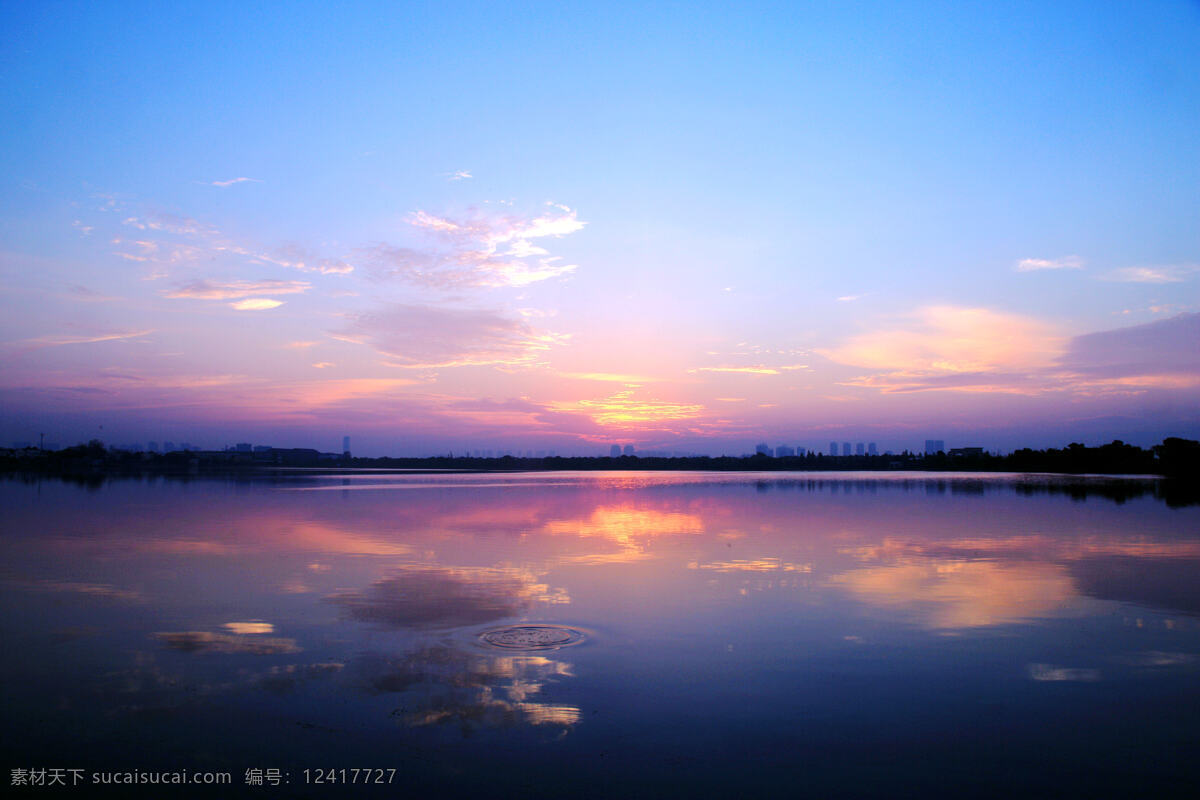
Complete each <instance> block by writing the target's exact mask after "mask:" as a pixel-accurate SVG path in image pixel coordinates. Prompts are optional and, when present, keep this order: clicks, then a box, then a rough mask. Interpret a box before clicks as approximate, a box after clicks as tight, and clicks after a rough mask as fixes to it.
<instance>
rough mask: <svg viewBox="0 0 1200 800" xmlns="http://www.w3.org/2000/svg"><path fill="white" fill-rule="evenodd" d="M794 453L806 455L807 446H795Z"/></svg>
mask: <svg viewBox="0 0 1200 800" xmlns="http://www.w3.org/2000/svg"><path fill="white" fill-rule="evenodd" d="M796 455H798V456H806V455H808V448H807V447H797V448H796Z"/></svg>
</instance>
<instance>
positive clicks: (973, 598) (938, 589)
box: [829, 559, 1079, 628]
mask: <svg viewBox="0 0 1200 800" xmlns="http://www.w3.org/2000/svg"><path fill="white" fill-rule="evenodd" d="M829 583H830V585H832V586H836V587H841V588H843V589H846V590H847V591H849V592H851V593H852V594H853V595H854V596H855V598H856V599H858V600H861V601H863V602H866V603H869V604H871V605H874V606H877V607H881V608H889V609H896V610H900V611H903V612H905V613H906V614H908V615H910V616H912V617H913V618H915V619H916V620H917V621H919V622H920V624H922V625H924V626H925V627H929V628H973V627H983V626H989V625H1005V624H1011V623H1016V622H1024V621H1028V620H1031V619H1037V618H1041V617H1048V616H1054V615H1057V614H1061V613H1063V612H1065V611H1067V610H1068V609H1070V607H1071V606H1072V605H1074V604H1075V603H1076V602H1077V600H1078V598H1079V592H1078V591H1077V590H1076V588H1075V584H1074V581H1072V579H1071V577H1070V576H1069V575H1068V574H1067V572H1066V570H1064V569H1063V568H1062V567H1059V566H1056V565H1053V564H1041V563H1007V564H1004V563H997V562H994V561H967V560H952V559H928V560H924V561H921V562H919V563H905V564H897V565H892V566H882V567H867V568H864V569H855V570H851V571H849V572H844V573H841V574H838V575H834V576H832V577H831V578H830V579H829Z"/></svg>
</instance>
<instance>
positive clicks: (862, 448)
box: [854, 442, 867, 456]
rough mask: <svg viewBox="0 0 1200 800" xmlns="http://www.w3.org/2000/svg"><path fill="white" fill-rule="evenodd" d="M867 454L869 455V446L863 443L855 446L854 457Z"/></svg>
mask: <svg viewBox="0 0 1200 800" xmlns="http://www.w3.org/2000/svg"><path fill="white" fill-rule="evenodd" d="M866 454H867V446H866V445H865V444H863V443H862V442H858V443H857V444H855V445H854V455H856V456H865V455H866Z"/></svg>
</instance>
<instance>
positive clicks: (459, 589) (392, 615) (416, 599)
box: [326, 566, 571, 628]
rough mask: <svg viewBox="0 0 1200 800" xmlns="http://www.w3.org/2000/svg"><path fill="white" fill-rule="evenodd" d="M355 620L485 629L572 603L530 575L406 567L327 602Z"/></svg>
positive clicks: (510, 571) (560, 591)
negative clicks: (541, 607)
mask: <svg viewBox="0 0 1200 800" xmlns="http://www.w3.org/2000/svg"><path fill="white" fill-rule="evenodd" d="M326 600H328V601H329V602H331V603H333V604H335V605H337V606H340V607H341V608H343V609H345V610H346V613H347V614H348V616H349V617H350V618H351V619H354V620H357V621H359V622H373V623H376V624H379V625H384V626H388V627H396V628H409V627H412V628H425V627H461V626H466V625H482V624H484V623H487V622H493V621H495V620H500V619H506V618H508V617H512V616H515V615H516V614H518V613H520V612H521V611H523V610H526V609H528V608H530V607H531V606H532V605H533V603H535V602H543V603H551V604H555V603H569V602H571V598H570V597H569V596H568V595H567V593H566V591H565V590H563V589H557V590H554V591H552V590H551V589H550V587H549V586H548V585H547V584H544V583H538V582H537V578H536V576H535V575H534V574H533V573H531V572H529V571H528V570H522V569H503V568H481V567H477V568H473V569H468V568H457V569H455V568H441V567H418V566H413V567H405V568H403V569H400V570H397V571H395V572H394V573H393V574H391V575H389V576H388V577H386V578H382V579H380V580H378V581H376V582H375V583H373V584H371V585H370V586H369V587H367V588H366V589H365V590H362V591H355V590H347V591H341V592H337V593H335V594H332V595H330V596H328V597H327V598H326Z"/></svg>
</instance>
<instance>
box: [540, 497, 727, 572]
mask: <svg viewBox="0 0 1200 800" xmlns="http://www.w3.org/2000/svg"><path fill="white" fill-rule="evenodd" d="M704 530H705V528H704V520H703V518H702V517H700V516H698V515H696V514H687V513H683V512H678V511H655V510H652V509H644V508H636V507H634V506H601V507H599V508H597V509H596V510H595V511H593V512H592V513H591V515H590V516H588V517H585V518H582V519H556V520H551V521H549V522H547V523H546V524H545V525H543V526H542V529H541V532H542V533H545V534H549V535H552V536H563V535H571V536H579V537H584V538H599V539H605V540H607V541H609V542H612V543H614V544H616V545H617V546H618V547H619V548H620V549H619V550H618V551H617V552H609V553H587V554H582V555H576V556H568V557H567V558H565V559H564V560H565V561H569V562H572V563H585V564H604V563H620V562H627V561H637V560H640V559H643V558H646V557H648V554H647V552H646V546H647V544H648V543H649V542H650V541H651V540H652V539H654V538H655V537H659V536H679V535H681V534H699V533H704Z"/></svg>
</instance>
